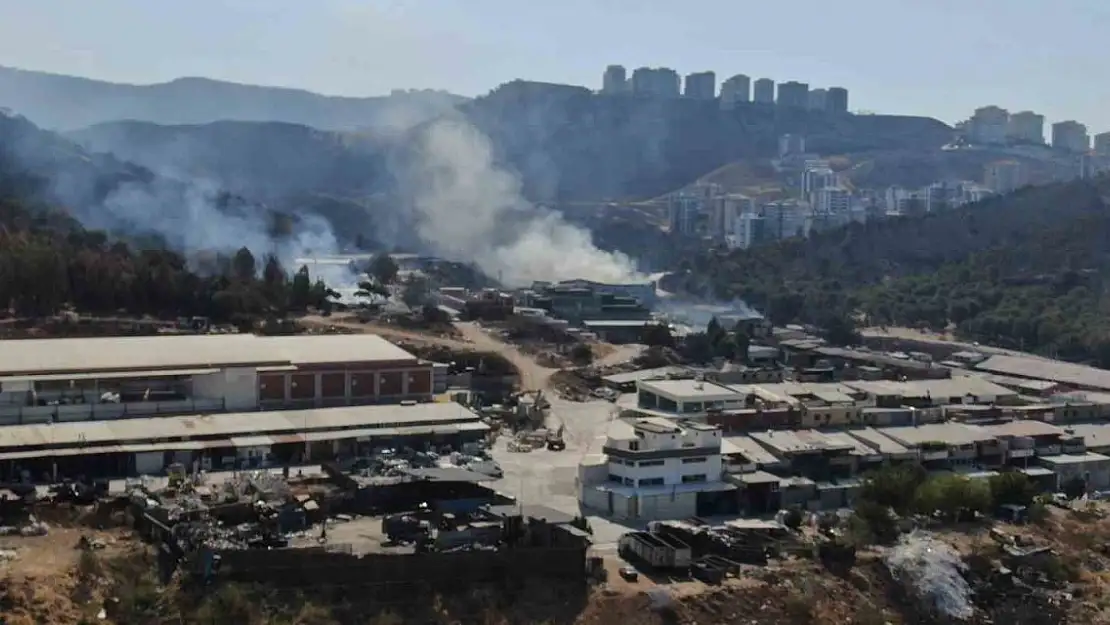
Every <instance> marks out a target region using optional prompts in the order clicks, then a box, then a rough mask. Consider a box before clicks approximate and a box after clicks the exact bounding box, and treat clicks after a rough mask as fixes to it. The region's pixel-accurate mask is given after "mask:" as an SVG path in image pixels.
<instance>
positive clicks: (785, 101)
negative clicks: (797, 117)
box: [775, 80, 809, 109]
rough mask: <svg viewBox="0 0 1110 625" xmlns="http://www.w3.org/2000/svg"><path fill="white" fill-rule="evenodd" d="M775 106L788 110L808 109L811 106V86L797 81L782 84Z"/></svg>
mask: <svg viewBox="0 0 1110 625" xmlns="http://www.w3.org/2000/svg"><path fill="white" fill-rule="evenodd" d="M775 104H777V105H779V106H783V107H787V108H800V109H804V108H807V107H808V106H809V85H808V84H806V83H804V82H798V81H796V80H789V81H787V82H784V83H780V84H779V86H778V97H777V98H776V99H775Z"/></svg>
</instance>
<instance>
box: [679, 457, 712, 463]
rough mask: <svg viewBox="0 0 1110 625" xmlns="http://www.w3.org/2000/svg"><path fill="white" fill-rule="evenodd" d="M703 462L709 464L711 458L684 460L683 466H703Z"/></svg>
mask: <svg viewBox="0 0 1110 625" xmlns="http://www.w3.org/2000/svg"><path fill="white" fill-rule="evenodd" d="M702 462H709V458H683V459H682V464H701V463H702Z"/></svg>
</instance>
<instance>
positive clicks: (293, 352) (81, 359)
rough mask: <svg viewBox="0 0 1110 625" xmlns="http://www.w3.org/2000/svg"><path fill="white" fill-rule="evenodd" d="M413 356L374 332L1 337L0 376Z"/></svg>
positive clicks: (281, 363) (403, 358)
mask: <svg viewBox="0 0 1110 625" xmlns="http://www.w3.org/2000/svg"><path fill="white" fill-rule="evenodd" d="M414 360H415V357H414V356H413V355H412V354H410V353H408V352H406V351H405V350H403V349H401V348H400V347H397V346H396V345H394V344H392V343H390V342H389V341H386V340H385V339H383V338H381V337H380V336H376V335H373V334H341V335H335V334H324V335H298V336H255V335H252V334H231V335H227V334H223V335H196V334H193V335H184V336H175V335H156V336H137V337H122V338H120V337H112V338H71V339H19V340H3V341H0V377H13V376H20V375H23V376H38V375H50V374H59V373H87V372H105V373H107V372H121V371H136V370H139V371H142V370H149V371H158V370H167V369H207V368H223V367H262V366H289V365H294V366H295V365H313V364H324V363H339V362H380V361H414Z"/></svg>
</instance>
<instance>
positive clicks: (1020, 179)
mask: <svg viewBox="0 0 1110 625" xmlns="http://www.w3.org/2000/svg"><path fill="white" fill-rule="evenodd" d="M1026 182H1027V181H1026V178H1025V167H1024V166H1022V164H1021V163H1019V162H1017V161H995V162H993V163H990V164H989V165H987V167H986V169H985V170H984V172H983V186H985V187H987V188H988V189H990V190H991V191H993V192H994V193H1009V192H1010V191H1013V190H1015V189H1020V188H1021V187H1024V186H1025V184H1026Z"/></svg>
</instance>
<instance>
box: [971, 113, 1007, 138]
mask: <svg viewBox="0 0 1110 625" xmlns="http://www.w3.org/2000/svg"><path fill="white" fill-rule="evenodd" d="M1009 129H1010V112H1009V111H1007V110H1006V109H1004V108H1001V107H998V106H994V105H991V106H983V107H980V108H977V109H975V114H974V115H972V116H971V119H970V120H968V124H967V138H968V140H970V141H971V142H972V143H974V144H978V145H1002V144H1004V143H1006V135H1007V134H1008V132H1009Z"/></svg>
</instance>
